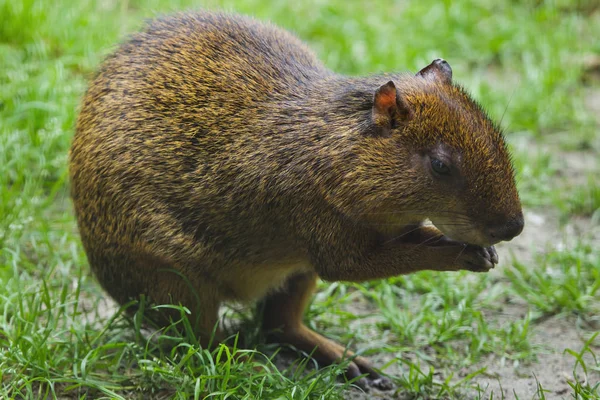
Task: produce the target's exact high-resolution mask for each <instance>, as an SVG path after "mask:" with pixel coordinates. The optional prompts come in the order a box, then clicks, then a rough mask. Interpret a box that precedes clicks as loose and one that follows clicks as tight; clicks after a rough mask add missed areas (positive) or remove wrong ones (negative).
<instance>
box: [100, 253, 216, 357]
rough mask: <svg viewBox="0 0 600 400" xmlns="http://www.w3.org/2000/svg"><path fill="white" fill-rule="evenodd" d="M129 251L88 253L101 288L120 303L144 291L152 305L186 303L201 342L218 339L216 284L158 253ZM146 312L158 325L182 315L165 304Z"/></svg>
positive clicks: (133, 298)
mask: <svg viewBox="0 0 600 400" xmlns="http://www.w3.org/2000/svg"><path fill="white" fill-rule="evenodd" d="M132 253H133V252H132ZM132 253H128V254H122V255H121V254H116V255H111V254H102V255H101V256H98V255H96V257H94V255H92V257H90V264H91V266H92V270H93V271H94V274H95V275H96V277H97V278H98V280H99V281H100V283H101V284H102V286H103V287H104V289H105V290H106V291H107V292H108V293H109V294H110V295H111V296H112V297H113V298H114V299H115V300H117V302H119V303H120V304H124V303H127V302H128V301H131V300H139V299H140V296H141V295H143V296H145V297H146V299H148V303H149V304H152V305H164V304H173V305H182V306H185V307H186V308H188V309H189V310H190V314H189V315H188V320H189V322H190V324H191V325H192V329H193V331H194V333H195V334H196V336H197V337H198V339H199V342H200V344H201V345H202V346H203V347H208V345H209V344H210V343H211V341H212V343H214V344H216V343H218V342H220V340H221V339H222V337H221V332H220V330H219V329H218V326H217V323H218V310H219V306H220V303H221V296H220V294H219V292H218V290H217V287H216V286H215V285H214V284H212V283H211V281H209V280H202V279H199V277H198V275H197V274H193V273H185V270H184V269H182V268H177V267H176V266H174V265H173V264H172V263H169V262H167V261H166V260H164V259H162V258H160V257H157V256H153V255H150V254H148V253H142V254H140V253H138V254H132ZM145 315H146V316H147V318H148V319H149V320H150V321H152V322H153V323H154V324H156V325H157V326H158V327H166V326H169V325H170V324H171V323H172V322H173V321H179V320H180V319H181V312H180V311H179V310H178V309H173V308H168V307H160V308H158V309H156V310H153V311H146V312H145ZM179 327H181V325H179ZM215 327H216V331H215ZM213 331H214V336H213Z"/></svg>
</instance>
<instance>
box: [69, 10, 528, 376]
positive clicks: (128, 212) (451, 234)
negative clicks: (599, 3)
mask: <svg viewBox="0 0 600 400" xmlns="http://www.w3.org/2000/svg"><path fill="white" fill-rule="evenodd" d="M70 175H71V183H72V197H73V202H74V206H75V212H76V215H77V221H78V225H79V230H80V233H81V238H82V241H83V245H84V247H85V251H86V253H87V256H88V260H89V263H90V265H91V268H92V270H93V272H94V274H95V275H96V277H97V278H98V280H99V281H100V283H101V284H102V286H103V287H104V288H105V289H106V290H107V291H108V293H110V295H111V296H113V297H114V298H115V299H116V300H117V301H118V302H121V303H124V302H127V301H129V300H131V299H138V298H139V297H140V295H145V296H146V297H147V298H149V299H150V300H151V301H152V302H153V303H158V304H164V303H171V304H182V305H184V306H186V307H188V308H189V309H190V310H191V312H192V320H193V322H194V323H195V328H196V329H197V332H198V334H199V335H200V336H201V338H202V340H203V341H204V343H206V342H208V340H209V339H210V335H211V332H212V331H213V327H214V326H215V324H216V323H217V320H218V316H217V315H218V314H217V312H218V309H219V305H220V304H221V303H222V302H224V301H229V300H234V301H241V302H253V301H257V300H261V301H263V302H264V322H263V327H264V329H265V330H266V331H269V332H273V333H275V334H276V337H277V340H279V341H280V342H282V343H290V344H292V345H294V346H295V347H297V348H299V349H301V350H304V351H306V352H308V353H310V352H312V351H313V349H315V347H316V351H315V352H314V353H313V356H314V357H315V358H316V359H317V360H319V361H321V362H322V363H324V364H327V363H332V362H336V361H338V360H340V359H341V358H342V357H343V355H344V354H345V349H344V347H342V346H341V345H339V344H336V343H334V342H332V341H330V340H328V339H326V338H324V337H323V336H321V335H319V334H317V333H315V332H313V331H312V330H310V329H308V328H307V327H306V326H305V325H304V324H303V322H302V319H303V318H302V316H303V311H304V309H305V307H306V305H307V302H308V301H309V298H310V296H311V293H312V292H313V290H314V288H315V284H316V281H317V279H318V278H322V279H324V280H327V281H355V282H360V281H365V280H371V279H381V278H387V277H391V276H395V275H399V274H407V273H410V272H414V271H420V270H425V269H430V270H437V271H456V270H463V269H465V270H470V271H476V272H485V271H488V270H489V269H490V268H492V267H493V266H494V264H496V263H497V262H498V258H497V254H496V252H495V250H494V248H493V247H492V246H493V245H494V244H495V243H498V242H500V241H502V240H510V239H512V238H513V237H514V236H516V235H518V234H519V233H520V232H521V230H522V228H523V216H522V212H521V205H520V200H519V196H518V194H517V190H516V188H515V181H514V174H513V168H512V166H511V162H510V156H509V153H508V151H507V147H506V144H505V142H504V139H503V136H502V133H501V132H500V130H499V128H498V127H497V126H496V125H495V124H494V123H493V122H492V121H491V120H490V119H489V118H488V117H487V116H486V114H485V112H484V111H482V109H481V107H480V106H479V105H477V103H475V102H474V101H473V100H472V99H471V98H470V97H469V95H468V94H467V93H466V92H465V90H464V89H462V88H461V87H460V86H457V85H455V84H454V83H453V82H452V71H451V69H450V66H449V65H448V63H446V62H445V61H444V60H441V59H438V60H435V61H433V62H432V63H431V64H430V65H428V66H426V67H425V68H423V69H422V70H421V71H420V72H418V73H417V74H416V76H415V75H409V74H385V75H375V76H368V77H359V78H357V77H346V76H342V75H338V74H335V73H333V72H331V71H329V70H328V69H326V68H325V67H324V66H323V65H322V64H321V63H320V62H319V61H318V60H317V59H316V57H315V56H314V55H313V53H312V52H311V51H310V50H308V48H307V47H306V46H305V45H304V44H303V43H302V42H300V41H299V40H298V39H297V38H296V37H294V36H293V35H291V34H290V33H288V32H286V31H283V30H281V29H278V28H277V27H275V26H273V25H269V24H265V23H262V22H258V21H256V20H253V19H251V18H247V17H242V16H236V15H229V14H222V13H212V12H199V13H183V14H176V15H173V16H170V17H165V18H161V19H158V20H156V21H154V22H151V23H150V24H149V25H148V26H147V28H146V29H145V30H144V31H143V32H142V33H138V34H135V35H133V36H132V37H131V38H130V39H129V40H128V41H127V42H126V43H125V44H123V45H122V46H121V47H120V48H119V49H118V50H117V51H116V52H115V53H114V54H112V55H111V56H109V57H108V58H107V59H106V61H105V62H104V63H103V64H102V66H101V68H100V71H99V72H98V73H97V75H96V76H95V78H94V79H93V81H92V82H91V84H90V87H89V89H88V91H87V94H86V95H85V98H84V100H83V105H82V108H81V113H80V115H79V118H78V120H77V127H76V134H75V138H74V141H73V145H72V148H71V154H70ZM427 219H429V220H430V221H431V222H432V223H433V225H434V226H432V225H431V224H428V225H424V224H423V222H424V221H426V220H427ZM177 316H178V315H175V316H171V315H168V312H165V314H164V315H163V318H164V319H163V321H167V320H168V318H169V317H177ZM217 335H218V332H217ZM363 373H366V374H368V378H362V380H361V381H360V383H361V384H363V385H368V384H375V385H379V386H381V387H386V386H388V384H389V382H387V381H385V380H382V379H380V377H379V375H378V373H377V372H376V371H375V370H373V369H372V367H371V366H370V365H369V362H368V361H367V360H366V359H364V358H362V357H356V358H355V359H354V361H353V362H352V363H351V364H350V366H349V369H348V371H347V375H348V376H349V377H356V376H359V375H360V374H363Z"/></svg>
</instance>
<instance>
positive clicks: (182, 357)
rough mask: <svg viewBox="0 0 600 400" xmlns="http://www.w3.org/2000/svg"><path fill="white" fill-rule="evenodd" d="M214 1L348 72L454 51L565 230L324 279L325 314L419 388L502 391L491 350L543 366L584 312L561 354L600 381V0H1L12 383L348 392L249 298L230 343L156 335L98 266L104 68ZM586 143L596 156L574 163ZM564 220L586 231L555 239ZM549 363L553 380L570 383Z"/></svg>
mask: <svg viewBox="0 0 600 400" xmlns="http://www.w3.org/2000/svg"><path fill="white" fill-rule="evenodd" d="M199 7H209V8H224V9H227V10H236V11H238V12H241V13H246V14H252V15H256V16H257V17H258V18H261V19H265V20H272V21H274V22H276V23H277V24H279V25H281V26H283V27H286V28H288V29H291V30H293V31H295V32H296V33H297V34H298V35H299V36H300V37H301V38H302V39H303V40H305V41H307V42H308V43H309V44H310V46H311V47H312V48H313V49H315V51H316V52H317V53H318V54H319V56H320V58H321V59H322V60H324V62H325V63H326V64H327V65H328V66H329V67H330V68H332V69H334V70H335V71H337V72H340V73H346V74H352V75H359V74H369V73H375V72H380V71H392V70H410V71H416V70H418V69H419V68H420V67H423V66H424V65H426V64H427V63H429V62H430V61H431V59H433V58H435V57H440V56H441V57H444V58H446V59H447V60H448V61H449V62H450V64H451V65H452V67H453V70H454V76H455V79H456V80H457V81H459V82H461V83H462V84H463V85H464V86H466V87H467V88H468V89H469V90H470V91H471V92H472V93H473V94H474V96H475V97H476V98H477V99H478V100H479V101H480V102H481V103H482V104H483V105H484V106H485V107H486V109H488V110H489V113H490V115H491V116H492V117H493V118H494V119H497V120H502V126H503V128H504V129H505V130H506V132H507V138H508V140H509V142H510V143H511V146H512V147H513V149H514V150H515V151H514V156H515V166H516V169H517V176H518V185H519V189H520V191H521V194H522V199H523V202H524V204H525V206H526V207H527V209H528V210H534V211H535V212H536V213H537V214H541V215H544V216H545V218H546V219H547V220H548V221H550V222H551V223H550V224H549V225H548V227H545V228H544V229H557V230H558V231H559V232H558V234H557V235H556V236H547V235H540V236H539V241H541V242H538V243H537V244H539V245H541V246H542V247H543V248H545V249H546V250H545V251H538V250H533V249H532V250H528V249H526V250H525V251H521V252H515V253H514V260H513V261H512V262H508V260H507V261H506V262H505V264H504V265H503V266H502V267H501V268H502V271H501V272H500V273H496V274H488V275H476V274H468V273H459V274H440V273H432V272H423V273H419V274H415V275H411V276H405V277H397V278H393V279H389V280H386V281H380V282H369V283H365V284H360V285H359V284H343V283H334V284H321V285H320V287H319V292H318V293H317V294H316V296H315V299H314V301H313V302H312V304H311V307H310V309H309V310H308V312H307V316H306V322H307V323H308V324H309V325H310V326H312V327H313V328H315V329H317V330H319V331H322V332H324V333H326V334H327V335H328V336H330V337H332V338H334V339H336V340H339V341H341V342H343V343H351V344H352V346H353V347H354V348H358V349H360V352H361V353H363V354H366V355H367V356H369V357H372V358H373V359H374V360H375V361H377V362H378V363H379V364H378V365H379V366H380V367H381V368H382V369H383V370H384V372H387V373H389V374H390V377H391V378H392V379H393V381H394V382H395V384H396V385H397V390H396V394H397V395H398V396H404V397H403V398H414V399H417V398H451V399H454V398H457V399H460V398H481V399H488V398H494V399H498V398H503V397H507V398H510V397H511V396H512V393H513V392H512V387H511V385H512V383H513V382H512V381H510V380H508V381H501V382H500V384H501V386H502V388H503V392H498V391H495V392H494V393H493V394H492V393H491V392H490V390H486V388H485V387H483V386H482V385H481V383H480V382H482V381H480V380H479V379H480V378H482V377H485V376H489V375H490V374H492V373H493V372H494V371H493V370H494V366H493V365H486V361H485V360H489V359H496V360H500V362H501V363H504V364H509V365H513V366H515V368H520V367H522V366H532V367H533V369H534V370H535V366H536V365H537V364H536V363H537V362H539V360H540V359H541V357H543V355H544V354H545V353H547V352H548V351H552V350H553V349H552V348H548V345H547V344H545V343H540V342H539V340H538V339H536V338H537V336H536V335H537V332H538V330H539V329H542V327H543V326H544V325H543V324H544V321H547V320H548V319H553V321H557V323H561V321H562V322H563V323H565V321H566V323H565V325H567V326H568V325H569V324H571V325H573V326H572V329H573V330H577V333H578V334H579V335H580V336H581V337H582V338H583V340H582V341H581V343H580V344H579V345H578V347H577V346H576V347H573V348H569V349H568V350H567V351H565V352H564V354H561V356H562V358H563V359H564V360H565V362H566V363H568V365H570V366H571V368H572V369H573V370H574V373H573V375H572V377H571V379H570V380H569V381H568V385H569V386H568V391H567V392H566V393H563V394H561V395H560V396H563V397H564V398H575V399H594V398H598V397H600V384H599V383H598V381H599V380H600V379H599V378H598V377H599V376H600V359H599V358H598V355H597V354H598V352H599V340H600V339H599V338H598V337H597V335H595V334H594V332H595V331H597V330H598V329H600V320H599V319H598V315H599V314H600V257H599V255H598V254H599V253H598V241H599V240H600V229H599V227H598V226H599V218H600V212H599V210H600V180H598V178H597V176H599V173H600V162H598V161H597V160H598V159H600V136H599V135H598V134H597V132H598V130H599V128H600V125H599V124H600V118H599V117H598V116H597V115H594V113H593V112H592V111H591V110H590V109H589V108H586V105H585V104H586V100H585V95H586V93H589V92H590V91H598V90H600V85H599V84H598V81H597V80H594V79H588V78H589V77H588V76H587V74H588V73H589V72H587V71H586V69H585V64H584V59H585V58H586V57H589V56H590V55H591V56H594V55H595V56H596V57H598V56H600V45H599V44H598V40H597V38H599V37H600V10H599V9H598V7H595V3H594V2H593V1H592V0H581V1H568V0H556V1H551V0H547V1H544V0H525V1H514V0H513V1H511V0H502V1H492V0H474V1H467V0H461V1H442V2H440V1H434V0H424V1H420V2H416V1H415V2H389V1H383V0H379V1H373V2H347V1H346V2H343V1H341V0H311V1H302V2H301V1H289V2H266V1H259V0H238V1H233V0H231V1H229V0H223V1H193V0H176V1H167V0H148V1H142V0H130V1H111V0H102V1H101V0H97V1H93V0H86V1H80V2H70V1H66V0H57V1H53V2H46V1H40V0H22V1H18V0H0V17H1V20H2V23H1V24H0V89H1V90H0V288H1V289H0V385H1V386H0V398H7V399H9V398H29V399H34V398H35V399H38V398H65V397H68V398H178V399H179V398H181V399H184V398H185V399H188V398H190V399H192V398H193V399H196V398H205V397H206V396H209V395H210V396H211V397H209V398H214V399H226V398H229V399H238V398H240V399H243V398H247V399H254V398H265V399H335V398H344V396H346V395H347V393H348V391H349V390H350V386H351V383H349V382H345V381H344V379H343V378H342V377H341V375H342V371H343V364H342V365H341V366H332V367H327V368H321V369H315V368H314V363H313V362H312V361H307V360H306V359H300V360H299V361H297V362H295V363H293V364H292V365H291V366H289V367H281V366H280V365H279V362H280V360H281V359H282V357H281V356H280V354H279V350H278V349H276V348H274V347H273V346H268V345H265V344H264V341H263V338H262V336H261V334H260V332H258V330H257V326H256V323H253V322H252V316H251V313H250V312H249V311H248V310H242V311H241V313H240V312H237V311H233V312H230V313H229V315H232V316H233V317H235V319H240V318H241V319H242V320H243V321H245V325H246V326H248V328H247V329H245V330H244V338H243V340H242V341H241V342H240V346H235V345H234V346H232V347H225V346H220V347H218V348H216V349H214V350H212V351H210V350H206V349H202V348H201V347H200V346H199V345H198V343H197V342H196V340H195V338H194V335H193V332H190V331H189V330H188V331H187V332H185V334H183V335H178V334H176V333H175V331H173V332H166V333H164V334H162V335H160V336H159V335H149V334H148V332H147V331H145V330H143V329H142V327H141V324H140V318H133V319H131V318H127V317H125V316H124V315H123V312H122V311H123V310H118V311H114V312H113V311H110V312H108V313H107V312H106V311H104V306H103V303H102V302H101V301H100V300H99V299H101V298H102V297H103V296H104V294H103V293H102V291H101V290H100V288H99V286H98V285H97V283H96V282H95V280H94V278H93V277H91V276H90V275H89V270H88V267H87V261H86V258H85V255H84V253H83V249H82V247H81V243H80V241H79V238H78V235H77V230H76V226H75V222H74V218H73V213H72V208H71V204H70V201H69V199H68V179H67V167H66V162H67V152H68V148H69V145H70V141H71V137H72V135H73V125H74V121H75V118H76V115H77V107H78V104H79V101H80V98H81V95H82V93H83V91H84V90H85V87H86V81H87V78H88V77H89V76H90V75H91V74H92V73H93V71H94V69H95V68H96V66H97V65H98V64H99V63H100V62H101V60H102V59H103V57H104V56H105V55H106V54H108V53H109V52H110V51H111V50H112V49H114V48H115V47H116V46H117V44H118V43H119V41H120V40H122V39H123V38H124V37H125V36H126V35H127V33H129V32H132V31H134V30H135V29H138V28H139V27H141V26H142V24H143V20H144V18H148V17H152V16H154V15H157V14H160V13H164V12H169V11H175V10H181V9H189V8H199ZM567 152H568V153H569V154H570V155H571V156H573V155H574V156H575V158H578V157H579V156H584V155H585V156H587V157H591V158H592V159H595V160H596V162H594V163H591V164H589V165H588V164H586V165H585V166H584V168H582V169H579V170H571V169H570V167H569V163H565V162H564V158H565V154H566V153H567ZM559 222H560V223H559ZM578 223H580V224H581V226H580V225H577V224H578ZM574 224H575V227H576V228H577V227H578V226H579V227H580V229H579V230H578V229H573V226H574ZM581 227H583V228H581ZM581 229H583V230H584V231H585V232H584V233H578V232H580V231H581ZM561 235H563V236H564V235H567V236H569V239H570V240H569V241H567V242H566V244H564V243H563V244H558V243H555V241H556V240H557V239H556V238H558V237H560V236H561ZM544 238H546V239H544ZM515 241H516V242H518V241H519V239H518V238H517V239H516V240H515ZM546 241H547V243H546ZM504 255H505V260H506V259H507V258H509V256H508V254H504ZM513 308H517V309H518V310H520V312H519V313H517V312H512V311H510V310H512V309H513ZM506 310H509V311H506ZM506 313H508V314H509V315H510V318H505V314H506ZM180 324H181V327H182V329H183V330H184V331H185V323H184V322H181V323H180ZM242 342H243V344H244V346H242V345H241V344H242ZM246 345H247V346H250V347H251V349H252V350H246V347H245V346H246ZM550 347H551V346H550ZM254 348H256V349H257V350H254ZM265 354H266V355H265ZM292 354H293V353H292ZM242 355H243V356H244V358H242V359H241V360H240V356H242ZM267 355H268V356H267ZM284 358H285V357H284ZM287 359H289V356H288V357H287ZM278 365H279V368H278V367H277V366H278ZM538 378H539V380H538V383H539V386H538V391H537V394H534V395H533V397H534V398H540V399H541V398H549V399H550V398H556V394H555V393H551V392H547V389H545V388H544V382H547V380H546V381H544V380H543V377H541V376H538ZM531 379H534V378H533V377H531ZM532 382H534V381H532ZM492 396H493V397H492Z"/></svg>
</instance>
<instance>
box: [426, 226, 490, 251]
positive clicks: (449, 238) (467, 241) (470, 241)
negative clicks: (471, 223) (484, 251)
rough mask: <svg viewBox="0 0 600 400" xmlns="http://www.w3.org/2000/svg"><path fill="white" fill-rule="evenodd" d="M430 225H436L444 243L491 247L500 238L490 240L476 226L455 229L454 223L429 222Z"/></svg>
mask: <svg viewBox="0 0 600 400" xmlns="http://www.w3.org/2000/svg"><path fill="white" fill-rule="evenodd" d="M431 224H432V226H434V227H436V228H437V229H438V230H439V231H440V232H441V233H442V234H443V235H444V237H443V240H444V243H447V244H454V245H462V246H469V245H470V246H480V247H491V246H493V245H495V244H497V243H499V242H501V240H492V239H491V238H490V237H488V236H487V235H484V234H482V233H480V232H479V231H478V230H477V229H476V228H474V227H472V228H470V229H464V227H460V230H458V229H456V225H455V224H444V223H441V224H437V225H436V224H435V223H433V222H432V223H431Z"/></svg>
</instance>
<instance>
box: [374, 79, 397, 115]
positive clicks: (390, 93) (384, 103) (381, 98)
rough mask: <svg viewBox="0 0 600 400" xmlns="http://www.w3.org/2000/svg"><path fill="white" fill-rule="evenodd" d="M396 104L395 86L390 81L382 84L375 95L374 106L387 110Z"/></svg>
mask: <svg viewBox="0 0 600 400" xmlns="http://www.w3.org/2000/svg"><path fill="white" fill-rule="evenodd" d="M395 106H396V86H394V84H393V83H392V82H391V81H390V82H388V83H386V84H385V85H383V86H382V87H381V88H379V90H378V91H377V94H376V95H375V107H377V108H378V109H380V110H387V109H389V108H390V107H395Z"/></svg>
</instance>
